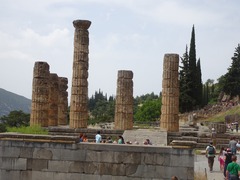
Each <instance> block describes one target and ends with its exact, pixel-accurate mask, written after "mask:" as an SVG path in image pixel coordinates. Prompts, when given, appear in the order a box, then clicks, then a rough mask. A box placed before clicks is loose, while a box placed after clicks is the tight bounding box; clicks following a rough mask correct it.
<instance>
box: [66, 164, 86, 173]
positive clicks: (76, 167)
mask: <svg viewBox="0 0 240 180" xmlns="http://www.w3.org/2000/svg"><path fill="white" fill-rule="evenodd" d="M84 165H85V163H84V162H79V161H73V162H71V163H70V166H69V172H70V173H82V172H84Z"/></svg>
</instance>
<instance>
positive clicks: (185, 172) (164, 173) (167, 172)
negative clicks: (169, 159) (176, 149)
mask: <svg viewBox="0 0 240 180" xmlns="http://www.w3.org/2000/svg"><path fill="white" fill-rule="evenodd" d="M173 175H175V176H177V177H178V178H179V179H191V180H193V179H194V167H192V168H184V167H178V168H176V167H171V166H167V167H166V166H156V177H159V178H160V179H169V178H170V177H172V176H173Z"/></svg>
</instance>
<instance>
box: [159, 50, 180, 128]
mask: <svg viewBox="0 0 240 180" xmlns="http://www.w3.org/2000/svg"><path fill="white" fill-rule="evenodd" d="M178 66H179V55H178V54H165V56H164V62H163V79H162V109H161V111H162V112H161V120H160V127H161V128H162V129H165V130H167V131H168V132H178V131H179V117H178V113H179V80H178Z"/></svg>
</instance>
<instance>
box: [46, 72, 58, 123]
mask: <svg viewBox="0 0 240 180" xmlns="http://www.w3.org/2000/svg"><path fill="white" fill-rule="evenodd" d="M58 94H59V90H58V75H57V74H55V73H50V76H49V96H48V103H49V104H48V106H49V109H48V126H57V125H58Z"/></svg>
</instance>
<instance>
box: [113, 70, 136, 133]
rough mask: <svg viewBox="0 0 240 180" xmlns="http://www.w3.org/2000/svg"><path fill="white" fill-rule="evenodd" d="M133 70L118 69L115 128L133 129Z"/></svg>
mask: <svg viewBox="0 0 240 180" xmlns="http://www.w3.org/2000/svg"><path fill="white" fill-rule="evenodd" d="M132 79H133V72H132V71H126V70H120V71H118V79H117V93H116V103H115V118H114V121H115V129H120V130H130V129H133V81H132Z"/></svg>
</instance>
